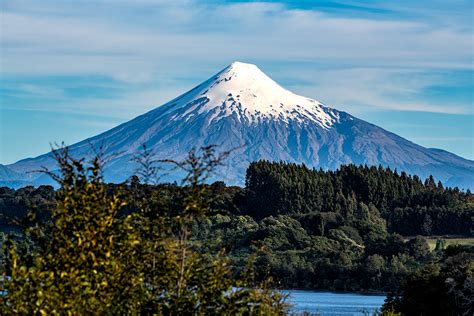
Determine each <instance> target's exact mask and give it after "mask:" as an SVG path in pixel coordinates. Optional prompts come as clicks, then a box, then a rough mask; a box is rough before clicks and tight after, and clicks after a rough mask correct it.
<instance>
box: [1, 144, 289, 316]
mask: <svg viewBox="0 0 474 316" xmlns="http://www.w3.org/2000/svg"><path fill="white" fill-rule="evenodd" d="M55 154H56V159H57V161H58V164H59V167H60V172H61V173H60V174H59V175H58V174H53V173H51V174H50V175H51V176H53V178H54V179H55V180H57V181H58V182H59V184H60V185H61V188H60V189H59V190H58V192H57V195H56V205H55V207H53V208H52V209H51V216H50V217H49V220H47V221H46V222H39V221H38V220H33V221H32V223H33V225H30V226H29V228H28V229H27V230H26V231H25V234H26V236H27V240H26V241H25V240H14V239H12V238H10V239H9V240H8V241H7V242H6V243H5V245H6V252H7V255H6V259H5V260H6V264H5V269H4V270H5V271H4V289H3V290H4V292H3V293H4V294H5V295H4V296H3V297H2V298H1V301H0V306H1V308H2V311H1V312H2V314H4V315H8V314H12V315H13V314H15V315H16V314H28V315H35V314H41V315H54V314H93V315H103V314H280V313H283V312H284V310H285V307H286V306H285V304H284V302H283V298H282V297H281V295H280V294H279V293H278V292H274V291H271V290H268V289H267V288H266V287H264V286H262V287H257V288H255V289H249V288H245V286H246V285H250V283H249V282H251V276H252V274H251V273H250V272H246V273H243V274H241V275H240V276H239V277H235V275H234V274H232V272H231V270H230V268H229V267H228V262H227V260H226V259H225V258H224V257H223V256H222V253H221V252H220V253H213V254H211V253H207V254H205V255H204V254H202V253H201V252H200V249H201V245H200V244H199V243H198V242H197V241H196V240H195V239H191V226H192V225H193V224H194V223H195V222H196V221H197V220H202V219H203V218H205V216H206V213H207V212H208V211H209V204H208V201H207V194H206V187H205V186H202V185H201V184H202V181H204V180H205V179H206V177H207V176H208V174H209V173H210V172H212V170H213V167H214V166H216V165H218V164H219V159H220V157H216V155H215V154H214V149H213V148H212V147H209V148H204V149H203V151H202V155H198V154H196V153H195V152H191V153H190V155H189V157H188V158H187V159H186V160H185V161H184V162H174V163H175V164H176V166H177V167H178V168H180V169H182V170H184V171H186V173H187V176H186V178H185V183H183V188H184V190H182V191H181V195H180V196H179V197H178V198H176V199H175V201H174V203H175V207H174V208H173V210H172V211H171V210H170V209H167V208H164V207H163V206H162V205H161V204H160V203H152V202H149V201H147V200H143V199H140V197H139V196H135V195H134V194H133V193H131V191H130V190H129V187H127V186H117V187H115V188H114V190H113V192H111V190H108V189H107V186H106V185H105V184H104V183H103V179H102V175H101V169H102V159H101V157H100V155H99V156H97V157H95V159H94V160H93V161H91V162H89V163H85V162H84V161H83V160H76V159H73V158H72V157H70V156H69V153H68V151H67V149H63V150H58V151H55ZM154 202H156V201H154ZM130 203H132V204H133V205H134V208H136V209H135V210H134V211H133V212H129V211H127V208H126V206H127V204H130ZM160 205H161V207H160ZM26 248H28V249H26Z"/></svg>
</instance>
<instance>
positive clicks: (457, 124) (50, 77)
mask: <svg viewBox="0 0 474 316" xmlns="http://www.w3.org/2000/svg"><path fill="white" fill-rule="evenodd" d="M0 6H1V13H0V15H1V16H0V19H1V21H0V23H1V29H0V41H1V47H0V49H1V50H0V76H1V77H0V124H1V125H0V163H3V164H7V163H12V162H14V161H16V160H18V159H21V158H25V157H31V156H36V155H39V154H41V153H44V152H46V151H47V150H48V149H49V143H50V142H60V141H65V142H66V143H69V144H72V143H74V142H76V141H79V140H82V139H84V138H86V137H90V136H93V135H95V134H97V133H100V132H102V131H105V130H107V129H109V128H111V127H113V126H115V125H117V124H119V123H121V122H124V121H127V120H129V119H131V118H133V117H135V116H137V115H139V114H141V113H143V112H145V111H148V110H150V109H152V108H154V107H156V106H159V105H161V104H163V103H164V102H166V101H168V100H169V99H171V98H172V97H175V96H177V95H178V94H180V93H182V92H185V91H186V90H188V89H190V88H192V87H193V86H194V85H196V84H198V83H200V82H201V81H203V80H204V79H207V78H208V77H210V76H211V75H212V74H214V73H216V72H217V71H219V70H220V69H221V68H224V67H225V66H226V65H228V64H230V63H231V62H232V61H235V60H239V61H243V62H250V63H255V64H257V65H258V66H259V67H260V68H261V69H262V70H263V71H264V72H265V73H267V74H268V75H269V76H270V77H272V78H273V79H275V80H276V81H277V82H279V83H281V84H282V85H283V86H285V87H287V88H289V89H290V90H292V91H294V92H296V93H299V94H302V95H305V96H308V97H312V98H315V99H317V100H319V101H321V102H323V103H325V104H327V105H329V106H331V107H335V108H337V109H339V110H344V111H347V112H349V113H351V114H353V115H355V116H358V117H360V118H362V119H365V120H368V121H370V122H372V123H375V124H377V125H379V126H381V127H383V128H385V129H387V130H390V131H392V132H395V133H397V134H399V135H401V136H403V137H406V138H408V139H409V140H411V141H414V142H416V143H419V144H421V145H423V146H426V147H437V148H442V149H445V150H449V151H452V152H454V153H456V154H458V155H460V156H462V157H465V158H468V159H474V110H473V108H474V106H473V93H474V62H473V56H474V48H473V45H474V44H473V43H474V38H473V23H474V22H473V19H474V18H473V13H472V12H473V10H474V8H473V2H472V1H471V0H466V1H464V0H450V1H441V0H430V1H427V0H420V1H416V0H412V1H408V0H399V1H388V0H387V1H381V0H379V1H370V0H369V1H355V0H350V1H304V0H303V1H301V0H300V1H266V2H254V1H218V0H213V1H197V0H182V1H180V0H157V1H154V0H96V1H88V0H84V1H72V0H70V1H56V0H43V1H33V0H15V1H10V0H2V1H1V2H0Z"/></svg>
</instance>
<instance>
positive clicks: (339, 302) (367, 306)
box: [282, 290, 385, 316]
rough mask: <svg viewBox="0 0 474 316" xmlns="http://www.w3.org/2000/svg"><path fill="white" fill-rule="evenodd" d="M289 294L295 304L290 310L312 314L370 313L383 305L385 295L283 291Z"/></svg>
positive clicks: (290, 301) (291, 302)
mask: <svg viewBox="0 0 474 316" xmlns="http://www.w3.org/2000/svg"><path fill="white" fill-rule="evenodd" d="M282 292H283V293H285V294H289V295H290V296H289V297H288V302H289V303H290V304H292V305H293V307H292V308H291V310H290V312H295V313H300V312H305V311H306V312H309V313H311V314H312V315H314V314H318V315H321V316H335V315H345V316H349V315H370V316H372V314H373V313H374V312H376V311H377V310H380V308H381V307H382V305H383V303H384V300H385V295H362V294H351V293H331V292H311V291H296V290H295V291H293V290H290V291H282Z"/></svg>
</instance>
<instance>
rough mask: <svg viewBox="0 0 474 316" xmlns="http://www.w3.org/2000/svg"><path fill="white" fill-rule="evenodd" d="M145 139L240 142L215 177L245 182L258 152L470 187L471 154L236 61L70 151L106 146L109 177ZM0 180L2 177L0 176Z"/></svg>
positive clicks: (177, 149)
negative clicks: (419, 140) (392, 127)
mask: <svg viewBox="0 0 474 316" xmlns="http://www.w3.org/2000/svg"><path fill="white" fill-rule="evenodd" d="M143 144H146V145H147V147H148V148H151V149H152V150H154V151H155V152H156V153H157V156H158V157H159V158H170V157H171V158H175V159H176V158H179V157H183V156H184V155H185V154H186V153H187V152H188V151H189V150H191V149H192V148H196V147H200V146H205V145H210V144H216V145H218V146H219V149H220V150H230V149H235V148H238V149H237V150H235V151H234V152H233V154H232V155H231V156H230V157H229V159H228V160H227V166H226V167H224V168H222V169H221V170H220V171H219V174H217V175H216V179H222V180H224V181H226V182H228V183H233V184H242V183H243V178H244V176H245V169H246V167H247V166H248V164H249V163H250V162H251V161H254V160H258V159H268V160H285V161H290V162H297V163H304V164H306V165H309V166H314V167H322V168H324V169H326V168H327V169H334V168H337V167H338V166H339V165H341V164H347V163H355V164H368V165H378V164H382V165H384V166H390V167H392V168H397V169H398V170H400V171H401V170H404V171H406V172H408V173H410V174H417V175H419V176H420V177H427V176H428V175H430V174H433V175H434V176H435V177H436V178H437V179H440V180H442V181H443V183H445V184H447V185H450V186H454V185H458V186H461V187H463V188H472V187H474V185H473V183H472V181H473V180H472V179H473V178H474V162H473V161H470V160H466V159H463V158H461V157H458V156H456V155H454V154H451V153H448V152H445V151H442V150H437V149H427V148H424V147H422V146H419V145H416V144H414V143H412V142H410V141H408V140H406V139H403V138H401V137H399V136H397V135H395V134H393V133H390V132H387V131H385V130H384V129H382V128H380V127H377V126H375V125H372V124H370V123H367V122H365V121H362V120H360V119H357V118H355V117H353V116H351V115H349V114H347V113H345V112H341V111H337V110H335V109H332V108H329V107H326V106H324V105H323V104H321V103H320V102H318V101H315V100H313V99H309V98H305V97H302V96H299V95H296V94H294V93H292V92H290V91H288V90H286V89H284V88H282V87H281V86H280V85H278V84H277V83H276V82H274V81H273V80H272V79H270V78H269V77H268V76H266V75H265V74H264V73H263V72H261V71H260V69H258V67H256V66H255V65H251V64H244V63H239V62H235V63H233V64H231V65H230V66H228V67H226V68H225V69H223V70H222V71H220V72H219V73H218V74H216V75H215V76H213V77H211V78H210V79H208V80H206V81H205V82H203V83H202V84H200V85H199V86H197V87H195V88H193V89H192V90H190V91H188V92H186V93H184V94H183V95H181V96H179V97H177V98H176V99H174V100H171V101H170V102H168V103H166V104H164V105H162V106H160V107H158V108H156V109H154V110H152V111H150V112H148V113H145V114H143V115H141V116H138V117H136V118H134V119H133V120H131V121H129V122H126V123H124V124H121V125H119V126H117V127H115V128H113V129H111V130H109V131H106V132H104V133H102V134H100V135H97V136H95V137H92V138H90V139H87V140H85V141H82V142H80V143H77V144H74V145H72V146H71V147H70V148H71V152H72V153H73V155H74V156H77V157H81V156H87V155H90V154H91V146H94V147H98V146H101V145H103V146H105V147H106V148H107V153H108V154H110V155H113V157H114V158H113V159H112V160H111V161H110V163H109V165H108V167H107V170H106V177H107V180H109V181H114V182H116V181H123V180H125V179H126V178H127V177H129V176H130V175H132V174H133V171H134V169H135V168H136V165H135V164H134V163H131V162H130V159H131V158H132V157H133V155H134V154H136V152H137V151H138V150H139V149H140V147H141V146H142V145H143ZM40 166H46V167H48V168H54V161H53V160H52V159H51V155H50V154H45V155H42V156H39V157H36V158H30V159H25V160H21V161H19V162H17V163H15V164H12V165H9V166H8V168H9V170H11V171H12V172H16V173H19V174H22V175H23V176H22V177H23V178H22V179H19V180H21V181H28V182H30V183H33V184H40V183H44V182H45V181H46V179H45V178H44V176H42V177H39V178H38V175H33V174H28V175H25V173H26V172H27V171H30V170H34V169H38V168H39V167H40ZM0 180H3V179H2V178H0Z"/></svg>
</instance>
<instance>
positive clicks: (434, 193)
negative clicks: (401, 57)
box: [0, 157, 474, 315]
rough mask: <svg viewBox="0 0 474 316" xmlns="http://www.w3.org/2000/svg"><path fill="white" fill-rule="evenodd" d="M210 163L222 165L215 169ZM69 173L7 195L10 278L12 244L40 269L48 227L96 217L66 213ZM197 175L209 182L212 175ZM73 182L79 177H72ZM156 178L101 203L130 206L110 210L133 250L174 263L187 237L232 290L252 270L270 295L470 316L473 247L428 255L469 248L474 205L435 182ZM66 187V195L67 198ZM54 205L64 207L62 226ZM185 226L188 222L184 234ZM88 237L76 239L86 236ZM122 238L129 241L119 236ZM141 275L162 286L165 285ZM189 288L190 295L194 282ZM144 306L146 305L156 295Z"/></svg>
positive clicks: (388, 177) (339, 176)
mask: <svg viewBox="0 0 474 316" xmlns="http://www.w3.org/2000/svg"><path fill="white" fill-rule="evenodd" d="M194 158H196V157H194ZM208 158H209V157H208ZM204 160H205V159H204ZM188 162H189V161H188ZM207 162H208V163H209V162H210V163H211V164H212V163H213V162H214V163H215V162H216V161H215V160H212V159H211V160H209V159H208V160H207ZM64 163H65V165H64V166H63V167H64V168H66V170H65V174H64V176H65V177H68V176H69V178H66V179H64V178H61V179H60V181H61V182H60V183H61V189H59V190H58V191H55V190H54V189H53V187H51V186H40V187H38V188H34V187H25V188H22V189H18V190H13V189H9V188H1V189H0V213H1V214H2V218H1V222H0V224H1V228H2V231H3V232H4V235H3V236H4V244H5V245H10V246H8V247H6V248H7V250H9V251H10V252H8V251H7V252H5V253H4V255H3V257H2V264H3V267H4V271H9V269H11V267H10V266H9V264H11V260H12V256H13V255H12V252H11V251H12V250H11V249H12V248H11V247H12V246H11V245H12V240H13V244H15V243H16V244H18V245H17V246H16V247H17V250H16V251H17V252H18V256H19V258H20V259H21V260H23V262H24V265H25V266H26V267H28V265H29V266H30V267H31V266H34V264H33V263H32V262H31V261H32V260H33V258H31V256H29V255H28V253H29V252H30V253H31V252H32V251H33V252H34V251H38V250H37V249H38V248H39V249H42V248H41V247H44V245H47V244H48V242H46V244H44V243H45V238H46V239H48V238H52V239H54V234H53V236H51V235H50V234H48V229H50V230H51V229H53V231H54V227H56V226H55V225H54V224H51V222H53V223H55V221H57V219H58V218H61V214H62V215H63V216H64V212H66V211H67V207H69V208H72V209H74V208H75V207H78V205H77V203H78V204H79V206H80V207H83V210H88V208H87V205H82V206H81V204H80V203H79V202H77V201H76V202H77V203H76V204H74V203H73V205H72V206H71V205H70V204H68V203H72V202H71V200H72V201H74V199H75V198H77V199H78V201H82V202H81V203H84V202H83V200H81V199H82V197H81V192H80V190H79V192H78V191H77V188H76V187H74V186H75V184H76V183H79V182H77V179H75V178H74V177H76V178H77V174H79V175H81V172H83V171H82V169H80V170H79V171H78V170H77V166H75V167H73V168H72V169H71V168H70V169H67V168H68V165H67V161H66V162H64V161H63V164H64ZM176 165H177V166H178V167H184V166H185V165H184V164H179V163H177V164H176ZM74 168H76V169H74ZM199 168H201V169H202V170H205V171H209V170H208V169H206V167H205V164H202V165H199ZM201 169H200V170H201ZM68 170H69V171H68ZM71 170H72V171H71ZM74 170H76V171H74ZM73 171H74V172H76V174H75V175H74V174H73V176H71V174H68V172H69V173H70V172H73ZM150 176H152V174H147V173H143V172H142V173H139V174H138V175H137V176H133V177H132V178H130V179H129V181H127V183H124V184H104V187H103V190H104V192H103V196H102V197H99V199H111V198H113V199H118V198H119V197H122V198H123V199H124V201H126V203H125V202H124V203H119V202H118V201H117V200H113V199H112V201H115V202H114V203H115V204H113V203H112V205H115V206H114V207H115V208H116V210H115V211H116V212H115V213H114V214H113V216H112V215H110V214H109V216H112V217H113V218H116V219H121V220H123V221H125V222H120V225H124V226H120V225H119V226H117V227H122V229H123V227H127V229H131V231H132V232H133V234H138V235H139V236H140V238H143V239H140V238H139V237H136V238H138V239H137V240H140V242H143V243H147V245H148V246H151V247H164V249H165V250H166V249H167V248H166V247H170V248H169V249H168V250H167V251H169V252H173V251H171V250H170V249H171V248H173V247H175V248H179V246H180V245H181V244H179V242H178V244H173V245H170V244H166V243H163V240H169V239H170V238H171V239H172V236H179V238H178V240H179V241H180V242H182V238H183V235H182V234H183V233H184V232H186V233H185V235H186V236H185V237H186V240H189V244H190V245H193V246H192V248H193V251H194V252H195V253H200V254H202V255H203V256H204V257H205V258H204V259H202V260H203V261H202V262H201V264H203V266H204V267H208V270H206V271H207V272H206V273H208V276H213V277H216V278H218V277H219V276H222V275H225V273H227V272H221V274H220V275H219V272H218V271H216V270H215V269H217V268H216V267H219V265H218V264H216V263H214V265H213V263H212V262H213V261H212V255H213V254H218V256H222V257H225V258H227V259H226V260H227V261H226V267H228V269H229V270H228V273H230V275H232V276H233V277H235V278H241V277H242V273H244V272H245V271H247V272H245V273H249V272H248V271H249V270H248V269H249V264H250V265H251V266H252V269H251V271H252V272H250V275H251V276H252V277H251V280H250V279H246V280H247V283H246V285H247V286H248V285H251V284H252V285H255V284H268V285H269V286H270V287H277V288H303V289H326V290H336V291H360V292H384V293H390V296H389V299H388V302H387V304H386V305H385V307H384V309H385V310H386V312H387V313H388V312H389V311H395V312H402V313H403V314H406V315H419V314H430V313H431V312H432V311H439V310H440V309H438V308H441V307H442V308H444V311H445V313H444V314H445V315H462V314H466V315H467V313H470V312H472V306H473V299H472V298H473V293H472V282H473V272H474V267H473V264H472V263H473V258H474V251H473V249H472V247H469V246H459V245H458V246H449V247H446V244H445V241H444V239H443V238H442V237H440V238H439V239H438V241H437V243H436V246H435V248H434V249H430V247H429V245H428V243H427V240H426V237H427V236H463V237H471V236H472V234H473V232H474V220H473V219H474V196H473V195H472V194H471V192H469V191H467V192H464V191H461V190H459V189H457V188H445V187H443V185H442V183H440V182H438V183H436V182H435V181H434V179H433V178H432V177H430V178H428V179H426V180H424V181H423V180H422V179H420V178H418V177H416V176H409V175H407V174H406V173H404V172H401V173H399V172H397V171H394V170H390V169H388V168H383V167H367V166H355V165H345V166H341V167H340V168H339V169H338V170H336V171H324V170H315V169H310V168H307V167H306V166H304V165H296V164H288V163H283V162H280V163H277V162H268V161H258V162H254V163H252V164H251V165H250V166H249V168H248V169H247V173H246V181H245V187H236V186H226V185H225V183H223V182H215V183H212V184H206V182H205V181H201V180H202V179H201V178H199V176H198V178H193V175H192V174H190V175H189V177H188V178H187V179H186V181H185V182H184V183H183V184H176V183H174V184H153V185H152V184H150V181H149V177H150ZM194 176H195V175H194ZM84 179H85V178H84ZM193 179H194V180H193ZM68 181H69V182H68ZM70 181H75V182H74V183H71V182H70ZM91 181H92V184H94V185H96V186H97V185H99V184H98V183H96V182H94V181H99V180H98V178H92V180H91ZM65 185H67V186H66V188H69V191H68V190H65ZM101 188H102V187H101ZM82 189H84V188H82ZM89 189H90V188H89ZM204 192H205V193H204ZM66 193H67V194H71V195H72V196H69V195H67V194H66ZM65 194H66V195H65ZM89 194H91V193H90V192H89ZM79 197H81V198H80V199H79ZM94 203H98V201H97V200H95V202H94ZM58 205H62V212H59V215H58V212H57V208H58ZM66 206H67V207H66ZM65 207H66V209H65ZM55 209H56V212H55V211H54V210H55ZM204 209H205V210H206V211H205V212H204V211H202V210H204ZM52 210H53V211H52ZM156 210H159V211H156ZM183 210H185V211H184V212H185V213H186V212H188V211H189V210H191V212H197V213H196V214H193V216H192V219H189V218H187V217H186V216H184V217H183ZM192 210H194V211H192ZM76 211H78V210H76ZM81 211H82V210H81ZM79 213H81V212H79ZM136 214H141V216H143V217H139V222H141V223H145V224H143V225H144V226H143V227H146V229H152V228H151V227H152V226H153V225H156V228H158V227H161V229H162V230H163V231H161V232H158V233H157V232H154V233H151V231H148V230H146V229H144V230H140V231H139V232H137V231H135V230H133V228H132V227H133V226H134V224H132V223H129V222H127V220H125V219H128V218H129V217H130V216H135V215H136ZM79 218H80V217H79ZM186 218H187V219H186ZM182 219H186V220H185V223H183V222H182V221H181V220H182ZM38 223H43V225H46V226H45V227H47V229H46V233H45V232H44V231H43V232H42V234H40V235H34V237H31V236H30V235H25V231H28V232H31V227H38ZM135 224H136V223H135ZM51 225H52V226H51ZM62 225H64V223H63V224H62ZM82 225H85V223H83V224H82ZM117 225H118V224H117ZM182 225H184V226H185V227H186V229H183V226H182ZM86 226H87V225H86ZM168 226H169V227H168ZM25 227H28V228H27V230H25ZM48 227H49V228H48ZM51 227H53V228H51ZM81 227H82V228H80V227H79V228H78V227H76V229H79V230H80V229H84V227H85V226H81ZM164 227H168V228H166V229H165V228H164ZM170 227H171V228H170ZM173 227H174V228H173ZM56 229H58V228H57V227H56ZM168 229H170V230H168ZM152 230H153V229H152ZM177 232H179V233H177ZM150 234H151V235H150ZM154 234H155V235H154ZM12 236H13V237H12ZM25 236H28V237H26V238H25ZM151 236H154V237H153V238H158V239H157V240H160V241H161V244H159V245H158V244H155V243H153V242H152V241H151V240H150V238H151ZM158 236H159V237H158ZM11 238H13V239H11ZM114 238H125V239H126V237H125V236H122V235H119V236H118V237H114ZM163 238H164V239H163ZM167 238H168V239H167ZM180 238H181V239H180ZM145 241H146V242H145ZM63 242H64V240H63ZM124 242H125V241H124ZM163 245H165V246H163ZM9 247H10V248H9ZM66 248H67V247H66ZM175 248H173V249H175ZM32 249H33V250H32ZM43 250H44V249H43ZM117 251H120V250H117ZM135 251H138V250H135ZM140 251H144V250H143V249H140ZM39 253H40V254H41V253H42V252H41V251H39ZM147 254H148V255H149V256H150V257H146V258H154V255H152V254H149V253H147ZM159 254H160V255H159V256H158V255H157V257H159V258H160V260H162V261H163V260H164V259H163V253H159ZM49 255H50V256H51V255H52V254H51V253H49ZM75 255H77V254H75ZM128 255H129V256H130V258H129V259H128V260H131V261H132V262H133V260H134V259H133V258H134V257H133V254H128ZM155 255H156V254H155ZM79 256H80V255H79ZM13 257H14V256H13ZM180 258H181V259H182V257H180V256H176V257H174V260H175V262H172V264H174V263H176V264H177V263H179V262H180V261H179V260H180ZM20 259H18V260H20ZM21 260H20V261H21ZM150 260H152V259H150ZM153 260H155V259H153ZM196 260H197V259H196ZM79 261H80V260H79ZM61 262H62V261H61ZM203 262H206V264H207V265H206V264H204V263H203ZM148 263H150V261H149V262H148ZM61 264H64V263H61ZM108 264H112V263H108ZM162 264H163V262H162ZM44 265H45V264H42V267H44ZM9 267H10V268H9ZM164 267H165V268H166V269H169V270H167V271H170V274H172V272H175V270H173V269H172V268H169V267H168V266H167V265H164ZM222 269H223V268H222ZM217 270H218V269H217ZM10 272H11V271H10ZM135 273H144V272H143V271H138V272H135ZM245 273H244V274H245ZM7 274H8V273H7ZM144 275H145V276H147V277H149V278H155V279H153V280H155V281H156V280H158V279H159V277H160V276H156V275H151V276H148V275H147V274H146V273H144ZM177 275H179V273H178V274H177ZM24 277H27V276H24ZM30 277H31V276H30ZM162 277H163V276H162ZM195 277H196V278H199V277H203V276H199V275H197V276H195ZM269 280H271V283H269V282H270V281H269ZM135 281H136V282H138V283H139V282H140V281H139V280H138V281H137V280H135ZM195 281H196V280H195ZM448 281H449V282H448ZM160 282H161V281H159V282H158V283H156V286H157V287H160V286H161V287H163V284H162V283H160ZM188 282H189V283H192V281H191V280H188ZM240 284H244V283H240ZM229 286H230V283H229ZM126 287H128V288H133V287H131V286H130V285H127V286H126ZM428 288H429V291H428V292H426V291H425V290H426V289H428ZM135 290H137V288H135ZM142 290H144V289H142V288H140V291H142ZM161 290H163V289H162V288H161ZM167 290H168V291H169V289H167ZM216 291H225V289H220V288H219V289H217V290H216ZM145 292H146V290H145ZM170 292H171V291H170ZM25 293H28V292H24V293H23V294H25ZM137 293H138V292H137ZM260 294H261V293H260ZM147 295H148V297H150V295H149V293H148V294H147ZM173 295H176V293H173ZM205 295H208V294H204V296H205ZM245 295H247V296H246V297H252V295H254V296H255V295H256V294H255V293H250V294H249V293H246V294H245ZM269 296H271V295H269ZM170 297H171V296H170ZM209 297H210V296H209ZM209 297H206V298H207V299H209ZM433 297H437V298H438V299H437V300H435V302H436V303H433ZM260 298H261V297H260ZM16 299H17V300H18V298H16ZM168 299H169V301H168V302H165V303H166V304H168V305H166V304H165V305H166V306H168V308H169V306H170V304H171V305H172V304H173V303H179V301H176V300H175V299H176V297H175V296H172V298H168ZM186 299H187V298H186ZM150 300H151V301H148V302H144V303H143V304H144V306H142V307H140V308H145V309H144V310H146V308H149V310H150V311H153V310H154V309H153V308H154V306H155V305H153V304H157V305H156V306H158V305H159V304H161V303H163V302H159V304H158V303H156V302H153V299H150ZM236 300H237V299H236ZM261 300H265V299H263V298H261ZM205 301H206V302H208V301H207V300H205ZM249 301H250V302H251V301H252V300H249ZM183 302H184V301H183ZM186 302H188V301H186ZM193 302H195V301H191V303H189V302H188V303H189V304H193ZM266 302H267V303H268V305H267V306H268V307H267V308H268V309H267V311H271V310H274V311H275V310H277V309H278V308H280V307H279V306H280V305H278V304H280V303H279V302H278V299H274V300H273V301H272V300H271V299H267V300H266ZM414 302H415V303H414ZM97 303H98V304H99V303H100V302H97ZM129 303H130V302H129ZM240 303H241V304H243V303H242V302H240ZM245 303H248V302H245ZM130 304H131V303H130ZM147 304H148V305H147ZM150 304H151V305H150ZM229 304H230V303H229ZM410 304H411V305H410ZM165 305H163V306H165ZM438 305H439V306H440V307H438ZM156 306H155V307H156ZM159 306H160V308H163V306H161V305H159ZM262 306H263V305H262ZM282 306H283V305H282ZM415 306H416V307H415ZM274 308H275V309H274ZM281 308H283V307H281ZM165 310H166V309H165ZM155 311H156V310H155Z"/></svg>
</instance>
